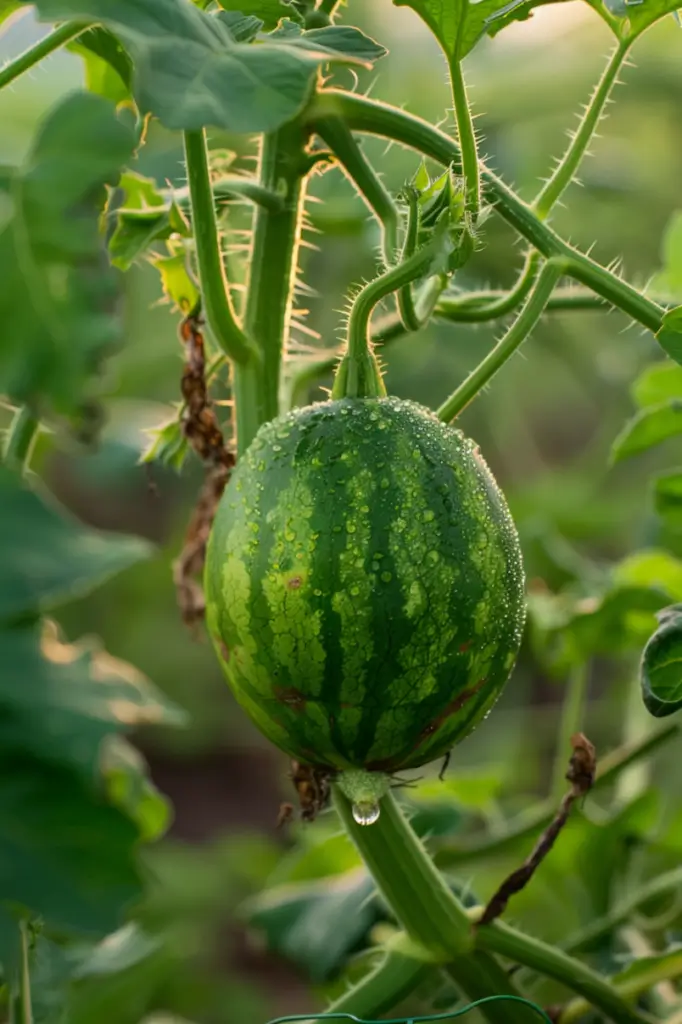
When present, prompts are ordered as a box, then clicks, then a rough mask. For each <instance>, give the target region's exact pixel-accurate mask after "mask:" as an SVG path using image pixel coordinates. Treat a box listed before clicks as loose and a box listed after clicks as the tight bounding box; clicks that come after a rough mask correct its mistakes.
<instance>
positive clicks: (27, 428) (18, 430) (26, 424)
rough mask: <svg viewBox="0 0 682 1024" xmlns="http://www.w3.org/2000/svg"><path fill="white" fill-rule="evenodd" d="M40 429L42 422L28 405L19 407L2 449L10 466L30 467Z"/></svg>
mask: <svg viewBox="0 0 682 1024" xmlns="http://www.w3.org/2000/svg"><path fill="white" fill-rule="evenodd" d="M39 430H40V423H39V422H38V420H37V419H36V417H35V416H34V415H33V413H32V412H31V411H30V409H29V408H28V407H27V406H22V408H20V409H17V411H16V412H15V414H14V416H13V418H12V422H11V423H10V425H9V427H8V428H7V433H6V435H5V443H4V445H3V451H2V454H3V460H4V462H5V463H6V464H7V465H8V466H11V467H13V468H17V469H22V470H23V469H27V468H28V465H29V462H30V461H31V453H32V451H33V445H34V444H35V441H36V438H37V437H38V431H39Z"/></svg>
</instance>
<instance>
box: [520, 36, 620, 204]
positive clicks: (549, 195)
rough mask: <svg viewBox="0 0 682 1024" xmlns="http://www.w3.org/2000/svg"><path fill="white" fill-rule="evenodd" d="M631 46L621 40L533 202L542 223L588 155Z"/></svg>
mask: <svg viewBox="0 0 682 1024" xmlns="http://www.w3.org/2000/svg"><path fill="white" fill-rule="evenodd" d="M631 46H632V40H630V39H623V40H621V41H619V43H618V45H617V46H616V48H615V50H614V51H613V54H612V55H611V58H610V59H609V62H608V64H607V65H606V68H605V69H604V73H603V75H602V77H601V79H600V80H599V82H598V84H597V88H596V89H595V91H594V95H593V96H592V99H591V100H590V102H589V103H588V105H587V106H586V108H585V113H584V115H583V118H582V120H581V122H580V124H579V125H578V128H577V130H576V132H575V134H574V135H573V137H572V139H571V142H570V144H569V146H568V148H567V150H566V152H565V153H564V155H563V157H562V158H561V160H560V161H559V163H558V164H557V166H556V168H555V170H554V172H553V174H552V176H551V177H550V178H549V179H548V180H547V181H546V182H545V184H544V186H543V187H542V189H541V191H540V192H539V194H538V196H537V197H536V198H535V199H534V200H533V203H532V209H533V210H534V211H535V212H536V213H537V215H538V217H540V218H541V219H542V220H544V219H545V217H547V216H548V215H549V213H550V211H551V209H552V207H553V206H554V204H555V203H556V202H557V200H558V199H559V198H560V196H561V194H562V193H563V192H564V190H565V189H566V188H568V186H569V185H570V184H571V182H572V181H573V179H574V178H575V175H576V172H577V170H578V167H579V166H580V162H581V160H582V158H583V157H584V155H585V153H586V152H587V147H588V146H589V144H590V142H591V140H592V137H593V135H594V133H595V131H596V129H597V125H598V124H599V121H600V118H601V116H602V114H603V113H604V109H605V107H606V104H607V103H608V101H609V97H610V95H611V91H612V89H613V87H614V85H615V84H616V81H617V79H618V73H619V71H620V70H621V68H622V67H623V64H624V63H625V59H626V58H627V55H628V53H629V52H630V47H631Z"/></svg>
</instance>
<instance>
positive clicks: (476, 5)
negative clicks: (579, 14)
mask: <svg viewBox="0 0 682 1024" xmlns="http://www.w3.org/2000/svg"><path fill="white" fill-rule="evenodd" d="M547 2H554V0H512V2H511V3H506V4H505V3H502V2H500V0H393V3H394V4H395V5H396V7H411V8H412V10H413V11H416V13H417V14H418V15H419V16H420V18H422V19H423V21H425V22H426V24H427V25H428V27H429V28H430V29H431V31H432V32H433V34H434V36H435V37H436V39H437V40H438V42H439V43H440V45H441V47H442V48H443V51H444V53H445V55H446V57H447V58H448V61H458V60H462V58H463V57H466V55H467V54H468V53H469V52H470V51H471V50H472V49H473V48H474V46H475V45H476V43H477V42H478V41H479V39H481V38H482V37H483V36H484V35H486V33H488V34H490V35H496V33H497V32H499V31H500V30H501V29H502V28H504V27H505V26H506V25H508V24H509V23H510V22H511V21H516V20H517V19H519V18H521V19H524V18H527V17H529V15H530V13H531V9H532V8H533V7H537V6H540V4H542V3H547Z"/></svg>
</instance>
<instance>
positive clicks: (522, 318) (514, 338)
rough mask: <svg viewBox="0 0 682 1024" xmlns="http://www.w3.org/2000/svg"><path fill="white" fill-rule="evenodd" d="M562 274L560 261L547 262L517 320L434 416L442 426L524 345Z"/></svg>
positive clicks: (562, 269) (563, 266)
mask: <svg viewBox="0 0 682 1024" xmlns="http://www.w3.org/2000/svg"><path fill="white" fill-rule="evenodd" d="M564 272H565V265H564V263H563V261H562V260H549V261H548V262H547V263H546V264H545V265H544V267H543V268H542V270H541V271H540V275H539V277H538V279H537V283H536V284H535V287H534V288H533V291H532V292H531V294H530V296H529V297H528V300H527V302H526V304H525V306H524V307H523V309H522V310H521V312H520V313H519V315H518V317H517V319H516V320H515V321H514V323H513V324H512V326H511V327H510V328H509V330H508V331H507V333H506V334H505V335H503V337H502V338H500V340H499V341H498V343H497V345H495V347H494V348H493V349H492V351H490V352H489V353H488V355H487V356H486V357H485V359H483V360H482V361H481V362H480V363H479V364H478V366H477V367H476V369H475V370H473V371H472V373H470V374H469V376H468V377H467V379H466V380H465V381H464V382H463V383H462V384H460V386H459V387H458V388H457V389H456V390H455V391H454V392H453V393H452V394H451V395H450V397H449V398H448V399H446V401H445V402H443V404H442V405H441V406H440V408H439V409H438V410H437V416H438V418H439V419H441V420H443V422H444V423H450V422H451V421H452V420H453V419H454V418H455V417H456V416H458V415H459V413H460V412H461V411H462V409H464V408H466V406H467V405H468V404H469V402H471V400H472V399H473V398H475V397H476V395H477V394H478V393H479V391H480V390H481V389H482V388H484V387H485V385H486V384H488V383H489V381H490V380H491V379H492V378H493V376H494V375H495V374H496V373H497V371H498V370H499V369H500V368H501V367H502V366H504V364H505V363H506V362H507V360H508V359H510V358H511V356H512V355H513V354H514V352H516V350H517V348H518V347H519V345H520V344H521V343H522V342H523V341H525V339H526V338H527V337H528V335H529V334H530V332H531V331H532V330H533V328H534V327H535V325H536V324H537V322H538V320H539V319H540V317H541V316H542V313H543V311H544V308H545V306H546V305H547V302H548V301H549V297H550V295H551V294H552V291H553V290H554V286H555V285H556V283H557V281H558V280H559V278H560V277H561V276H562V274H563V273H564Z"/></svg>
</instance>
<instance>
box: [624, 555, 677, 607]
mask: <svg viewBox="0 0 682 1024" xmlns="http://www.w3.org/2000/svg"><path fill="white" fill-rule="evenodd" d="M613 579H614V581H615V583H616V585H617V586H626V587H651V588H652V589H653V590H658V591H662V592H664V593H666V594H667V595H668V598H669V600H671V601H682V561H680V559H679V558H675V556H674V555H671V554H669V553H668V552H667V551H662V550H659V549H657V548H651V549H649V550H644V551H637V552H636V553H635V554H634V555H630V556H629V557H628V558H624V559H623V561H622V562H620V563H619V564H618V565H617V566H616V567H615V569H614V571H613Z"/></svg>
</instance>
